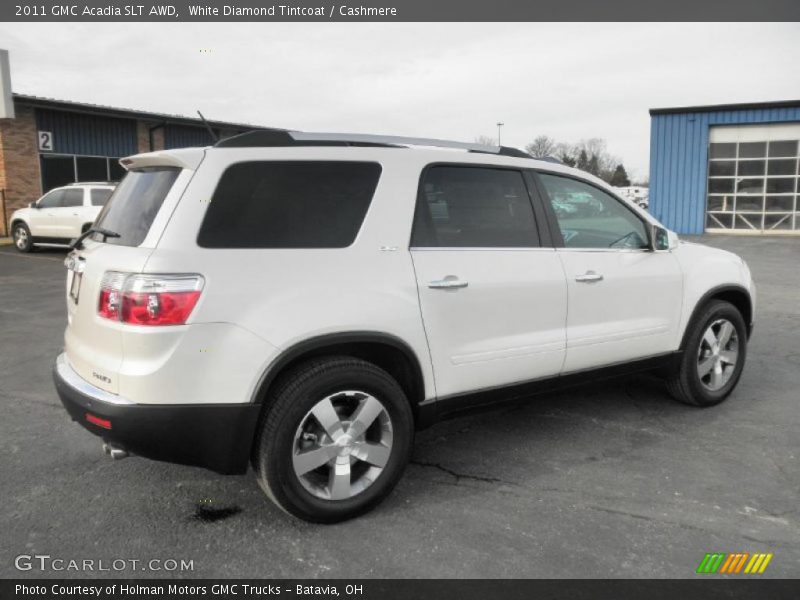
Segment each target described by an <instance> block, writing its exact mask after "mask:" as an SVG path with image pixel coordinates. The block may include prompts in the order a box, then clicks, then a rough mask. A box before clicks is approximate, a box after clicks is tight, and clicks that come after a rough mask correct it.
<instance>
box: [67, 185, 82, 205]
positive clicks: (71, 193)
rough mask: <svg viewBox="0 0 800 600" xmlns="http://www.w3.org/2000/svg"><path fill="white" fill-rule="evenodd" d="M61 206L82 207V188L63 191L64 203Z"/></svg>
mask: <svg viewBox="0 0 800 600" xmlns="http://www.w3.org/2000/svg"><path fill="white" fill-rule="evenodd" d="M62 206H65V207H72V206H83V188H76V189H72V190H64V202H63V203H62Z"/></svg>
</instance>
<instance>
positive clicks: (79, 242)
mask: <svg viewBox="0 0 800 600" xmlns="http://www.w3.org/2000/svg"><path fill="white" fill-rule="evenodd" d="M93 233H99V234H100V235H102V236H103V242H105V241H106V240H107V239H108V238H118V237H120V235H119V234H118V233H117V232H116V231H111V230H109V229H103V228H102V227H90V228H89V229H87V230H86V231H84V232H83V233H82V234H80V236H78V238H77V239H76V240H75V241H74V242H72V245H71V246H70V247H69V249H70V250H80V249H81V248H83V240H85V239H86V238H87V237H89V236H90V235H92V234H93Z"/></svg>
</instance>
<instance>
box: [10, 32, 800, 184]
mask: <svg viewBox="0 0 800 600" xmlns="http://www.w3.org/2000/svg"><path fill="white" fill-rule="evenodd" d="M0 48H6V49H8V50H9V51H10V53H11V79H12V89H13V91H14V92H17V93H22V94H32V95H38V96H45V97H49V98H57V99H61V100H71V101H79V102H90V103H96V104H105V105H109V106H116V107H124V108H133V109H140V110H149V111H155V112H165V113H173V114H180V115H188V116H195V115H196V111H197V110H198V109H199V110H200V111H202V112H203V114H204V115H205V116H206V118H208V119H215V120H226V121H234V122H239V123H252V124H255V125H262V126H272V127H283V128H290V129H300V130H306V131H328V132H358V133H378V134H391V135H408V136H416V137H434V138H445V139H454V140H461V141H474V140H475V139H476V138H477V137H478V136H488V137H494V138H496V137H497V126H496V123H497V122H498V121H500V122H503V123H504V126H503V128H502V143H503V145H509V146H516V147H524V146H525V145H526V144H528V143H529V142H530V141H531V140H533V138H535V137H536V136H537V135H540V134H546V135H549V136H551V137H553V138H556V139H557V140H559V141H565V142H577V141H579V140H581V139H588V138H593V137H599V138H604V139H605V140H606V142H607V144H608V149H609V151H610V152H611V153H612V154H614V155H617V156H619V157H620V158H621V159H622V160H623V161H624V164H625V165H626V167H628V170H629V172H630V173H631V174H632V175H634V177H637V178H641V177H646V176H647V172H648V163H649V123H650V118H649V114H648V109H649V108H653V107H669V106H695V105H703V104H723V103H737V102H759V101H771V100H794V99H798V98H800V76H798V71H797V65H798V64H800V24H798V23H775V24H770V23H738V24H737V23H733V24H709V23H696V24H669V23H644V24H641V23H638V24H637V23H624V24H623V23H618V24H617V23H464V24H460V23H421V24H405V23H392V24H383V23H199V24H194V23H155V24H151V23H134V24H131V23H125V24H121V23H120V24H118V23H109V24H104V23H85V24H77V23H64V24H61V23H31V24H27V23H24V24H18V23H15V24H10V23H0Z"/></svg>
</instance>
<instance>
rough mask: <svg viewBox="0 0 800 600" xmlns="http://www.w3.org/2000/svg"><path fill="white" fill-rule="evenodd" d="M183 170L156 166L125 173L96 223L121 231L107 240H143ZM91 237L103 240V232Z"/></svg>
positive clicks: (132, 242)
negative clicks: (117, 235)
mask: <svg viewBox="0 0 800 600" xmlns="http://www.w3.org/2000/svg"><path fill="white" fill-rule="evenodd" d="M180 171H181V170H180V169H179V168H176V167H157V168H146V169H137V170H135V171H130V172H129V173H128V174H127V175H125V177H124V178H123V179H122V182H120V184H119V185H118V186H117V188H116V189H115V190H114V193H113V194H112V195H111V198H110V199H109V201H108V204H106V205H105V206H104V207H103V210H101V211H100V214H99V215H98V216H97V220H96V221H95V224H94V226H95V227H98V228H103V229H107V230H109V231H113V232H115V233H118V234H119V237H116V238H114V237H108V238H105V242H106V243H107V244H116V245H118V246H138V245H139V244H141V243H142V242H143V241H144V238H145V237H147V232H148V231H150V226H151V225H152V224H153V220H154V219H155V218H156V215H157V214H158V211H159V209H160V208H161V204H162V203H163V202H164V198H166V196H167V194H168V193H169V190H170V189H171V188H172V184H173V183H175V179H176V178H177V177H178V174H179V173H180ZM92 239H93V240H95V241H104V236H103V235H100V234H94V235H93V236H92Z"/></svg>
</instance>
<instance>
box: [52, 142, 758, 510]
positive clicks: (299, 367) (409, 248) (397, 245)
mask: <svg viewBox="0 0 800 600" xmlns="http://www.w3.org/2000/svg"><path fill="white" fill-rule="evenodd" d="M122 164H123V165H124V166H125V167H126V168H127V169H128V171H129V173H128V174H127V175H126V177H125V178H124V179H123V181H122V183H120V185H119V187H118V188H117V190H116V192H115V193H114V196H113V197H112V199H111V201H110V202H109V204H108V205H107V206H106V208H105V209H104V210H103V213H102V214H101V215H100V217H99V218H98V221H97V223H96V225H95V230H93V231H94V232H93V233H90V234H89V236H88V237H87V239H86V240H84V241H83V242H79V243H78V244H77V248H76V250H75V251H73V252H72V253H71V254H70V255H69V256H68V257H67V261H66V262H67V266H68V269H69V271H68V276H67V294H66V295H67V298H66V301H67V307H68V320H69V324H68V326H67V330H66V334H65V351H64V353H63V354H61V355H60V356H59V357H58V359H57V361H56V365H55V370H54V376H55V383H56V387H57V389H58V392H59V395H60V397H61V400H62V401H63V403H64V405H65V407H66V408H67V410H68V411H69V413H70V414H71V416H72V418H73V419H74V420H76V421H78V422H79V423H80V424H81V425H82V426H84V427H85V428H86V429H88V430H89V431H91V432H92V433H94V434H96V435H98V436H100V437H102V438H103V440H104V441H105V449H106V452H107V453H110V454H111V455H112V456H114V457H124V456H127V455H128V454H137V455H140V456H144V457H148V458H152V459H158V460H166V461H172V462H177V463H182V464H187V465H198V466H202V467H206V468H209V469H213V470H214V471H217V472H220V473H242V472H244V471H245V470H246V469H247V466H248V464H249V463H252V465H253V467H254V469H255V471H256V473H257V477H258V481H259V483H260V484H261V486H262V487H263V488H264V490H265V491H266V493H267V494H268V495H269V496H270V497H271V498H272V499H273V500H274V501H275V502H276V503H277V504H278V505H279V506H280V507H281V508H283V509H285V510H286V511H288V512H290V513H291V514H293V515H296V516H298V517H301V518H303V519H307V520H312V521H319V522H333V521H339V520H342V519H346V518H349V517H353V516H355V515H358V514H361V513H363V512H365V511H367V510H369V509H370V508H372V507H373V506H375V505H376V504H377V503H378V502H380V500H381V499H382V498H384V497H385V496H386V495H387V494H388V493H389V492H390V490H391V489H392V487H393V486H394V485H395V483H396V482H397V481H398V479H399V477H400V475H401V473H402V471H403V469H404V467H405V465H406V463H407V462H408V460H409V457H410V455H411V451H412V442H413V438H414V431H415V429H417V428H421V427H425V426H427V425H430V424H431V423H433V422H435V421H436V420H437V419H440V418H442V417H445V416H447V415H451V414H453V413H455V412H458V411H461V410H463V409H466V408H468V407H471V406H474V405H476V404H485V403H487V402H490V401H494V400H508V399H520V398H527V397H529V396H530V395H531V394H533V393H535V392H537V391H541V390H547V389H552V388H553V387H555V386H562V385H570V384H575V383H576V382H584V381H590V380H591V379H592V378H594V377H607V376H609V375H612V374H621V373H629V372H632V371H638V370H659V371H660V372H661V373H663V375H664V377H665V378H666V380H667V382H668V386H669V390H670V391H671V393H672V394H673V395H674V396H675V397H676V398H677V399H678V400H680V401H682V402H686V403H688V404H693V405H696V406H710V405H713V404H717V403H719V402H721V401H722V400H724V399H725V398H726V397H727V396H728V395H729V394H730V393H731V391H732V390H733V388H734V387H735V385H736V383H737V381H738V379H739V376H740V375H741V372H742V367H743V365H744V362H745V354H746V350H747V340H748V337H749V335H750V332H751V330H752V322H753V312H754V301H755V290H754V286H753V281H752V279H751V277H750V272H749V270H748V267H747V265H746V264H745V262H744V261H743V260H742V259H740V258H739V257H738V256H736V255H734V254H731V253H729V252H725V251H722V250H717V249H713V248H708V247H706V246H702V245H699V244H690V243H682V242H679V241H678V239H677V236H676V235H675V234H674V233H672V232H669V231H667V230H665V229H664V228H662V227H661V226H660V225H659V224H658V222H657V221H656V220H655V219H653V217H651V216H650V215H648V214H647V213H646V212H644V211H642V210H640V209H639V208H638V207H636V206H635V205H634V204H632V203H630V202H627V201H624V200H622V199H620V198H619V197H617V196H616V195H615V194H614V191H613V189H612V188H610V187H609V186H607V185H606V184H604V183H603V182H602V181H600V180H598V179H596V178H594V177H592V176H590V175H587V174H586V173H583V172H581V171H578V170H575V169H571V168H568V167H565V166H562V165H560V164H555V163H553V162H546V161H539V160H534V159H531V158H530V157H527V155H524V154H523V153H521V152H519V151H515V150H512V149H508V148H498V147H483V146H477V145H472V144H459V143H456V142H452V143H447V142H440V141H436V140H418V139H408V138H384V137H377V136H364V135H339V136H336V135H331V134H309V133H300V132H284V131H257V132H251V133H246V134H242V135H240V136H237V137H233V138H229V139H227V140H224V141H222V142H220V143H218V144H217V145H216V146H214V147H211V148H205V149H184V150H174V151H163V152H154V153H150V154H141V155H137V156H133V157H131V158H128V159H124V160H123V161H122ZM587 196H588V197H591V199H592V202H591V204H592V205H593V206H595V207H596V210H593V211H591V213H589V212H587V211H584V210H574V211H569V210H563V206H562V210H558V211H556V210H555V208H554V206H553V204H554V199H555V198H557V199H558V203H559V204H560V205H564V204H565V203H569V202H570V198H574V199H575V202H576V204H577V205H578V208H583V207H584V206H585V205H586V198H587Z"/></svg>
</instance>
